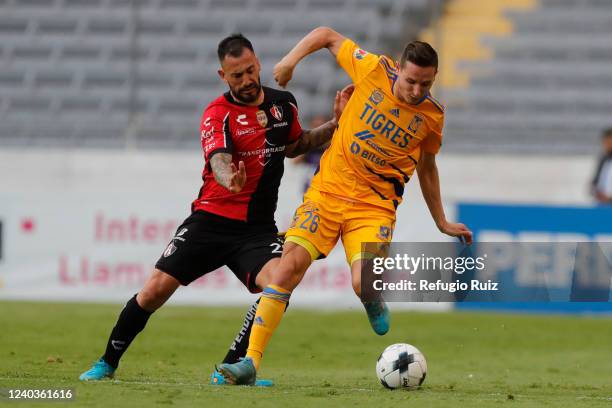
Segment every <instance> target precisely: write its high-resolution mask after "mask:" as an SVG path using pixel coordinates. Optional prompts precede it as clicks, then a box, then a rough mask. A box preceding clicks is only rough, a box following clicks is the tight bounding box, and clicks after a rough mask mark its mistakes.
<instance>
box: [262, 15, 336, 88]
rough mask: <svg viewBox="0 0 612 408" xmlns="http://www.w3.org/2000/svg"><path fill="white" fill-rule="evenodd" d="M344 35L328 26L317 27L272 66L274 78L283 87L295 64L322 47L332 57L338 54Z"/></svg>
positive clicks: (288, 79) (289, 77)
mask: <svg viewBox="0 0 612 408" xmlns="http://www.w3.org/2000/svg"><path fill="white" fill-rule="evenodd" d="M345 38H346V37H344V36H343V35H341V34H339V33H337V32H336V31H334V30H332V29H331V28H329V27H317V28H315V29H314V30H312V31H311V32H310V33H308V34H307V35H306V36H305V37H304V38H302V39H301V40H300V42H298V43H297V45H296V46H295V47H293V49H292V50H291V51H289V53H288V54H287V55H285V56H284V57H283V59H281V60H280V62H279V63H278V64H276V65H275V66H274V70H273V75H274V80H275V81H276V82H277V83H278V84H279V85H280V86H282V87H285V86H286V85H287V83H288V82H289V81H290V80H291V77H292V76H293V70H294V69H295V67H296V66H297V64H298V63H299V62H300V61H301V60H302V58H304V57H305V56H307V55H310V54H312V53H313V52H315V51H318V50H320V49H322V48H327V49H328V50H329V51H330V52H331V53H332V54H333V55H334V57H335V56H336V55H338V51H340V46H341V45H342V42H343V41H344V40H345Z"/></svg>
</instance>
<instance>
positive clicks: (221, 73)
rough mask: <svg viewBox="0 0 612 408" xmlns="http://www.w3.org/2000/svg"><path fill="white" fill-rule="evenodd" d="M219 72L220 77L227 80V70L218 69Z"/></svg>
mask: <svg viewBox="0 0 612 408" xmlns="http://www.w3.org/2000/svg"><path fill="white" fill-rule="evenodd" d="M217 74H219V78H221V80H222V81H225V71H223V69H219V70H217Z"/></svg>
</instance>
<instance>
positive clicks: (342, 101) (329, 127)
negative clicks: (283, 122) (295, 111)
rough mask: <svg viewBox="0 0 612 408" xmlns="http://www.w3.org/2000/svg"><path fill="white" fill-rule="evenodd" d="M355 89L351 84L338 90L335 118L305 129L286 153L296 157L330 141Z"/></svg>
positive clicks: (335, 100)
mask: <svg viewBox="0 0 612 408" xmlns="http://www.w3.org/2000/svg"><path fill="white" fill-rule="evenodd" d="M354 90H355V86H354V85H353V84H350V85H347V86H345V87H344V88H343V89H342V91H337V92H336V97H335V99H334V109H333V111H334V119H332V120H330V121H329V122H326V123H324V124H322V125H321V126H319V127H317V128H314V129H307V130H304V132H303V133H302V135H301V136H300V137H299V139H298V140H296V141H295V142H294V143H293V144H290V145H289V146H287V150H286V151H285V155H286V156H287V157H289V158H294V157H297V156H299V155H301V154H304V153H307V152H309V151H311V150H314V149H317V148H319V147H321V146H323V145H325V144H326V143H328V142H329V140H330V139H331V137H332V136H333V134H334V131H335V130H336V127H338V121H339V120H340V116H341V115H342V112H343V111H344V108H345V107H346V104H347V103H348V101H349V99H350V98H351V95H352V94H353V91H354Z"/></svg>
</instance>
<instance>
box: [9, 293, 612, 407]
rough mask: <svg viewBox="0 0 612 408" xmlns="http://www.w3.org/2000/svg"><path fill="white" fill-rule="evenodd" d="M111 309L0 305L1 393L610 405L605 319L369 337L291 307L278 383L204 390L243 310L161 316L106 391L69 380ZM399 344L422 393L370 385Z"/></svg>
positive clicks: (256, 402) (282, 331)
mask: <svg viewBox="0 0 612 408" xmlns="http://www.w3.org/2000/svg"><path fill="white" fill-rule="evenodd" d="M120 309H121V306H119V305H92V304H87V305H83V304H59V303H58V304H54V303H20V302H1V303H0V311H1V313H0V327H1V328H2V334H1V335H0V387H2V388H22V389H23V388H46V389H48V388H73V389H74V390H75V393H76V399H75V400H74V401H71V402H65V403H52V406H53V407H61V406H67V407H77V406H78V407H124V406H127V407H130V406H134V407H136V406H142V407H153V406H169V407H170V406H171V407H227V406H249V407H277V406H290V407H317V408H320V407H323V406H338V407H390V406H402V407H457V406H459V407H466V408H467V407H473V406H476V405H479V406H487V407H504V406H507V407H566V406H571V407H597V406H602V407H604V406H605V407H611V406H612V320H610V319H609V318H587V317H559V316H522V315H510V314H485V313H415V312H401V313H400V312H394V313H393V314H392V328H391V331H390V332H389V333H388V334H387V335H386V336H383V337H378V336H376V335H375V334H374V333H373V332H372V331H371V329H370V327H369V325H368V323H367V320H366V317H365V314H364V313H363V312H362V311H361V310H360V309H356V310H355V311H353V312H350V311H349V312H313V311H305V310H297V309H289V311H288V312H287V315H286V317H285V319H284V320H283V322H282V324H281V327H280V328H279V330H278V331H277V333H276V335H275V337H274V338H273V340H272V342H271V344H270V346H269V348H268V352H267V354H266V358H265V359H264V362H263V366H262V370H261V376H262V377H264V378H272V379H274V380H275V381H276V386H275V387H273V388H269V389H261V388H260V389H258V388H251V387H230V386H224V387H215V386H210V385H208V377H209V375H210V372H211V369H212V367H213V365H214V364H215V363H216V362H219V360H220V359H221V358H222V357H223V355H224V354H225V351H226V347H227V346H228V345H229V343H230V341H231V339H232V338H233V336H234V334H235V332H236V331H237V330H238V328H239V326H240V325H241V323H242V317H243V314H244V312H245V311H246V307H245V308H209V307H181V306H166V307H164V308H162V309H161V310H160V311H158V312H157V313H156V314H155V315H153V316H152V318H151V320H150V321H149V324H148V326H147V328H146V329H145V331H144V332H142V333H141V334H140V336H139V337H138V338H137V339H136V340H135V341H134V343H133V344H132V346H131V347H130V349H129V351H128V352H127V353H126V355H125V356H124V358H123V360H122V363H121V366H120V367H119V370H118V371H117V373H116V377H115V380H112V381H111V380H109V381H104V382H99V383H80V382H79V381H78V380H77V378H78V376H79V374H80V373H81V372H82V371H84V370H85V369H87V368H89V366H90V365H91V363H92V361H93V360H95V359H97V358H98V357H99V356H100V355H101V353H102V352H103V348H104V346H105V343H106V339H107V336H108V334H109V331H110V329H111V327H112V325H113V324H114V322H115V319H116V317H117V315H118V313H119V311H120ZM397 342H407V343H411V344H413V345H415V346H417V347H418V348H419V349H421V351H422V352H423V353H424V354H425V356H426V358H427V362H428V368H429V371H428V375H427V379H426V381H425V383H424V385H423V387H422V389H420V390H417V391H401V390H396V391H389V390H386V389H384V388H383V387H382V386H381V385H380V384H379V383H378V380H377V378H376V375H375V371H374V366H375V363H376V359H377V357H378V355H379V354H380V352H381V351H382V350H383V349H384V348H385V347H386V346H387V345H389V344H392V343H397ZM0 405H2V406H15V407H25V406H35V407H41V406H46V404H45V403H41V402H20V403H17V402H7V400H6V399H5V400H0Z"/></svg>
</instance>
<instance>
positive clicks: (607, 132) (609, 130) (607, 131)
mask: <svg viewBox="0 0 612 408" xmlns="http://www.w3.org/2000/svg"><path fill="white" fill-rule="evenodd" d="M608 137H612V128H607V129H605V130H604V131H603V133H602V134H601V138H602V139H606V138H608Z"/></svg>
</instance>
